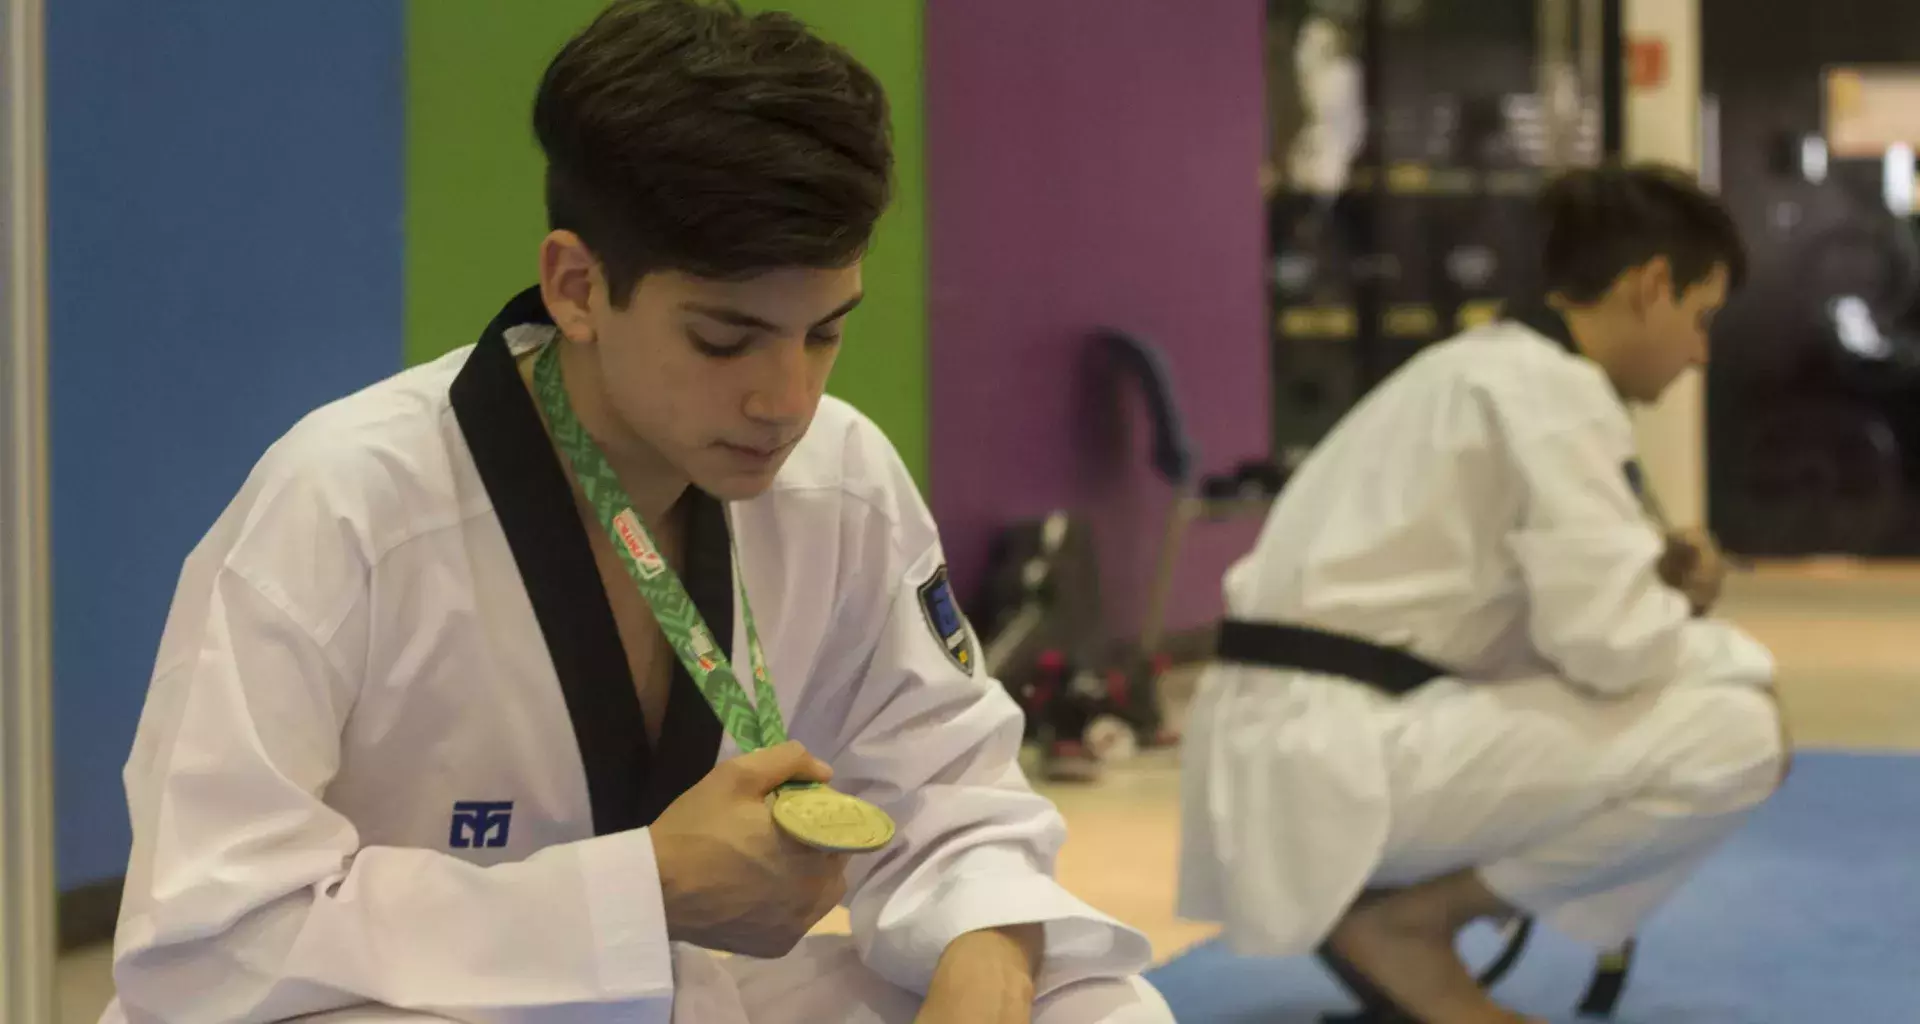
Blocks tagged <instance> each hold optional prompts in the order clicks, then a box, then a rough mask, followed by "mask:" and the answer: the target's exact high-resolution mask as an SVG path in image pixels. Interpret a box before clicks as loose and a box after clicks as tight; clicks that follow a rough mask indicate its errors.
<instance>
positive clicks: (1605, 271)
mask: <svg viewBox="0 0 1920 1024" xmlns="http://www.w3.org/2000/svg"><path fill="white" fill-rule="evenodd" d="M1540 207H1541V209H1540V212H1541V219H1542V221H1543V224H1544V236H1545V238H1544V243H1543V245H1542V251H1541V263H1542V269H1543V270H1544V272H1545V276H1546V282H1545V283H1546V290H1547V291H1548V292H1549V293H1552V292H1558V293H1560V294H1561V295H1563V296H1565V297H1566V298H1567V299H1568V300H1570V301H1573V302H1578V303H1589V302H1593V301H1595V300H1597V299H1599V298H1600V297H1601V296H1602V295H1604V294H1606V292H1607V290H1608V289H1609V288H1611V287H1612V286H1613V283H1614V281H1616V280H1618V279H1619V277H1620V275H1621V274H1623V273H1625V272H1626V271H1628V270H1631V269H1632V268H1634V267H1638V266H1641V265H1644V264H1646V263H1647V262H1649V261H1651V260H1653V259H1655V258H1658V257H1663V256H1664V257H1666V260H1667V262H1668V263H1669V264H1670V265H1671V267H1672V274H1673V293H1674V297H1675V298H1676V299H1677V298H1679V297H1680V296H1681V295H1682V294H1684V293H1685V292H1686V291H1687V290H1688V289H1690V288H1692V287H1693V286H1695V285H1697V284H1699V283H1701V282H1702V281H1705V280H1706V279H1707V277H1708V276H1709V275H1711V274H1712V273H1713V268H1714V267H1715V266H1716V265H1721V266H1725V267H1726V268H1727V287H1728V290H1729V291H1731V290H1734V289H1738V288H1739V287H1740V286H1741V285H1742V284H1743V283H1745V281H1746V277H1747V251H1746V246H1745V244H1744V243H1743V242H1742V241H1741V240H1740V229H1739V228H1738V227H1737V226H1736V225H1735V224H1734V222H1733V217H1732V216H1731V215H1729V214H1728V213H1727V209H1726V207H1725V206H1723V205H1721V203H1720V201H1719V200H1718V199H1715V198H1714V197H1713V196H1712V195H1710V194H1708V193H1707V191H1706V190H1705V189H1703V188H1701V187H1700V185H1699V184H1698V183H1697V182H1696V181H1695V180H1694V178H1693V177H1692V176H1691V175H1688V174H1686V173H1684V172H1682V171H1679V170H1677V169H1675V168H1672V167H1666V166H1662V165H1659V164H1636V165H1632V166H1620V165H1613V164H1610V165H1604V166H1600V167H1583V168H1578V169H1575V170H1571V171H1567V172H1564V173H1562V174H1560V175H1559V176H1558V177H1556V178H1555V179H1554V180H1552V181H1551V182H1549V183H1548V184H1547V186H1546V188H1545V189H1544V190H1543V191H1542V192H1541V195H1540Z"/></svg>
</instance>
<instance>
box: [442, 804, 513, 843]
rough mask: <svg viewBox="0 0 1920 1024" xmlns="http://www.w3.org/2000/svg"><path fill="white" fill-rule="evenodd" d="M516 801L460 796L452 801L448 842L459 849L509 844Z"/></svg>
mask: <svg viewBox="0 0 1920 1024" xmlns="http://www.w3.org/2000/svg"><path fill="white" fill-rule="evenodd" d="M512 824H513V801H511V800H501V801H486V800H461V801H458V802H457V803H455V804H454V805H453V828H452V830H451V833H450V834H449V835H448V836H447V845H448V846H451V847H452V848H454V849H456V850H480V849H488V850H498V849H502V848H504V847H505V846H506V845H507V830H508V828H509V827H511V826H512Z"/></svg>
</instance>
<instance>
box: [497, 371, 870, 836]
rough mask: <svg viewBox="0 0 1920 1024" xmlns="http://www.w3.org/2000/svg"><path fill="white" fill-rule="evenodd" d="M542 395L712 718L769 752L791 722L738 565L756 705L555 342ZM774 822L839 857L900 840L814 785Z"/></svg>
mask: <svg viewBox="0 0 1920 1024" xmlns="http://www.w3.org/2000/svg"><path fill="white" fill-rule="evenodd" d="M533 377H534V391H535V392H536V393H537V394H538V397H539V400H540V406H541V409H542V411H543V412H545V413H546V416H547V427H548V429H549V430H550V431H552V433H553V440H554V444H555V445H556V446H557V447H559V449H560V450H561V451H562V452H564V453H565V454H566V456H567V460H568V461H569V462H570V463H572V465H573V471H574V475H575V476H576V477H577V478H578V479H579V481H580V489H581V491H582V492H583V493H584V494H585V495H586V498H587V502H588V504H590V505H592V506H593V510H594V516H595V518H597V519H598V520H599V522H600V525H601V527H602V528H603V529H605V530H606V531H607V536H608V538H609V539H611V540H612V541H613V550H614V553H615V554H617V555H618V556H619V558H620V562H621V564H622V565H623V566H624V567H625V568H626V570H627V575H628V576H629V577H631V578H632V580H633V582H634V585H635V586H636V587H637V588H639V590H640V593H641V596H643V597H645V598H646V600H647V605H648V607H649V608H650V609H651V610H652V611H653V617H654V621H655V622H657V623H659V625H660V631H661V632H662V633H664V634H665V635H666V637H667V640H668V642H669V643H671V644H672V645H673V650H674V653H675V654H676V655H677V656H678V657H679V658H680V663H681V664H682V665H684V666H686V669H687V674H688V675H690V676H692V677H693V682H694V685H695V686H696V687H698V688H699V690H700V693H701V695H702V696H704V697H705V698H706V699H707V703H708V705H710V706H711V707H712V708H713V713H714V715H715V716H716V717H718V718H719V719H720V724H721V725H723V726H725V727H726V730H727V733H728V735H730V736H732V737H733V740H734V743H735V744H737V745H738V746H739V747H740V750H741V752H742V753H750V752H752V751H755V750H759V749H760V748H762V747H770V746H774V745H776V744H779V743H785V742H786V740H787V728H786V723H785V722H783V721H782V720H781V717H780V700H779V697H778V696H777V695H776V694H775V693H774V692H773V681H772V679H771V678H770V677H769V676H768V674H767V663H766V658H765V656H764V655H763V654H762V653H761V650H760V634H759V632H758V631H756V630H755V629H754V625H753V607H752V605H750V604H748V603H747V588H746V583H745V581H744V580H743V579H742V578H741V576H740V558H739V553H738V552H737V551H736V552H735V553H734V558H733V560H732V561H733V579H734V586H735V588H736V592H737V593H738V594H739V597H740V616H741V619H742V620H743V621H744V622H745V624H746V627H747V652H748V657H749V658H750V660H751V661H752V669H753V684H754V694H753V697H752V698H751V699H749V698H748V696H747V691H746V689H745V688H744V687H742V686H741V685H740V680H739V678H738V677H737V676H735V674H734V671H733V665H732V663H731V662H730V661H729V660H728V658H727V655H726V653H725V652H724V651H722V650H721V649H720V648H719V646H718V645H717V644H716V643H715V638H714V636H713V635H712V632H711V631H710V630H709V629H708V628H707V623H706V620H705V619H704V618H703V617H702V616H701V614H700V610H699V609H698V608H696V607H695V606H694V603H693V599H692V598H691V597H689V596H688V595H687V591H686V588H685V587H684V586H683V585H681V583H680V577H679V575H678V574H676V573H675V572H674V571H673V568H672V567H671V566H669V565H668V564H667V563H666V560H665V559H664V558H662V557H661V556H660V550H659V547H658V546H657V545H656V544H654V542H653V536H652V535H651V534H650V533H648V532H647V528H646V524H644V523H642V522H641V521H640V517H639V515H637V514H636V513H635V512H634V511H633V507H632V502H631V501H630V500H629V499H628V498H627V493H626V489H625V488H624V487H622V486H621V485H620V479H619V477H618V475H617V474H615V473H614V471H613V467H612V466H610V465H608V464H607V460H606V457H605V456H603V455H602V454H601V452H600V449H599V447H598V446H597V445H595V444H594V443H593V439H592V438H590V437H588V436H587V431H586V428H584V427H583V426H581V424H580V421H579V419H578V418H577V417H575V416H574V413H573V407H572V405H571V404H570V403H569V402H568V401H567V391H566V386H565V384H564V383H563V381H562V379H561V374H560V360H559V347H558V345H557V344H550V345H548V346H547V348H546V350H545V351H543V352H541V353H540V355H539V358H538V361H537V362H536V363H535V364H534V372H533ZM767 803H768V806H769V808H770V809H771V812H772V814H773V820H774V821H775V822H776V823H777V824H778V825H779V826H780V828H781V829H783V830H784V831H785V832H786V833H787V834H788V835H790V836H792V837H793V838H794V839H796V840H799V841H800V842H802V843H805V844H807V845H809V846H813V847H817V848H819V849H822V850H831V851H834V852H840V853H865V852H869V851H872V850H878V849H880V848H881V847H883V846H886V845H887V844H888V843H890V842H892V841H893V833H894V824H893V819H892V818H889V817H888V816H887V813H886V812H885V811H883V810H881V809H880V808H878V807H876V806H874V805H873V804H871V803H868V802H867V801H865V800H862V799H860V798H858V797H855V796H849V795H847V794H845V793H841V792H838V791H836V790H834V789H830V788H828V787H826V786H823V785H820V784H818V783H812V782H790V783H788V784H786V785H784V786H781V787H780V788H779V789H776V790H774V791H773V793H772V794H770V795H769V796H768V797H767Z"/></svg>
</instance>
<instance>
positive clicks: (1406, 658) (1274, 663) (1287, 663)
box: [1214, 619, 1453, 697]
mask: <svg viewBox="0 0 1920 1024" xmlns="http://www.w3.org/2000/svg"><path fill="white" fill-rule="evenodd" d="M1214 660H1216V661H1226V662H1233V663H1235V664H1240V665H1257V666H1260V667H1262V668H1287V669H1296V670H1299V671H1302V672H1314V673H1318V674H1320V675H1329V676H1342V677H1345V678H1347V679H1352V680H1354V681H1356V682H1362V683H1366V684H1368V685H1369V686H1372V687H1374V688H1376V689H1379V690H1384V691H1386V692H1387V693H1391V694H1393V695H1394V696H1396V697H1397V696H1400V695H1402V694H1406V693H1411V692H1412V691H1414V690H1417V689H1419V688H1420V687H1422V686H1424V685H1426V684H1427V683H1429V682H1432V681H1433V680H1435V679H1438V678H1440V677H1441V676H1447V675H1453V673H1452V672H1449V671H1448V670H1446V669H1445V668H1442V667H1440V666H1439V665H1436V664H1434V663H1433V662H1430V661H1428V660H1427V659H1425V658H1422V657H1420V656H1419V655H1415V654H1408V653H1407V652H1406V651H1401V650H1395V649H1394V648H1392V647H1383V646H1381V645H1380V644H1376V643H1374V642H1372V641H1370V640H1361V639H1359V638H1358V637H1351V636H1343V635H1341V634H1339V633H1329V632H1326V631H1324V630H1319V629H1313V628H1310V627H1307V626H1293V625H1287V624H1285V623H1278V622H1250V621H1248V620H1246V619H1227V620H1225V621H1224V622H1222V623H1220V636H1219V641H1218V646H1217V647H1216V649H1215V651H1214Z"/></svg>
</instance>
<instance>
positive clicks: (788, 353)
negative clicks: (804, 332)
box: [746, 338, 814, 426]
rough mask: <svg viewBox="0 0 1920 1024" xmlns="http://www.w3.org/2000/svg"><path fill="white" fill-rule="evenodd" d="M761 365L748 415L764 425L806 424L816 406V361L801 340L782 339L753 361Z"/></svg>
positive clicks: (748, 393)
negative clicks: (814, 367)
mask: <svg viewBox="0 0 1920 1024" xmlns="http://www.w3.org/2000/svg"><path fill="white" fill-rule="evenodd" d="M752 358H754V359H755V360H756V362H757V363H758V364H759V365H758V366H757V367H756V369H757V370H758V373H756V374H755V379H754V383H753V388H752V389H751V390H749V391H748V392H747V402H746V414H747V416H748V417H749V418H751V419H754V420H757V421H759V422H761V423H767V424H773V425H778V426H791V425H793V424H797V423H804V422H805V421H806V418H807V415H808V413H809V412H811V410H812V406H813V397H814V396H813V391H814V386H813V360H812V359H811V357H810V353H809V352H808V350H807V344H806V342H805V341H804V340H801V339H785V338H783V339H781V340H780V341H779V342H777V343H775V344H772V345H767V346H764V347H762V348H761V350H760V351H759V352H757V353H755V354H754V356H753V357H752Z"/></svg>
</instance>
